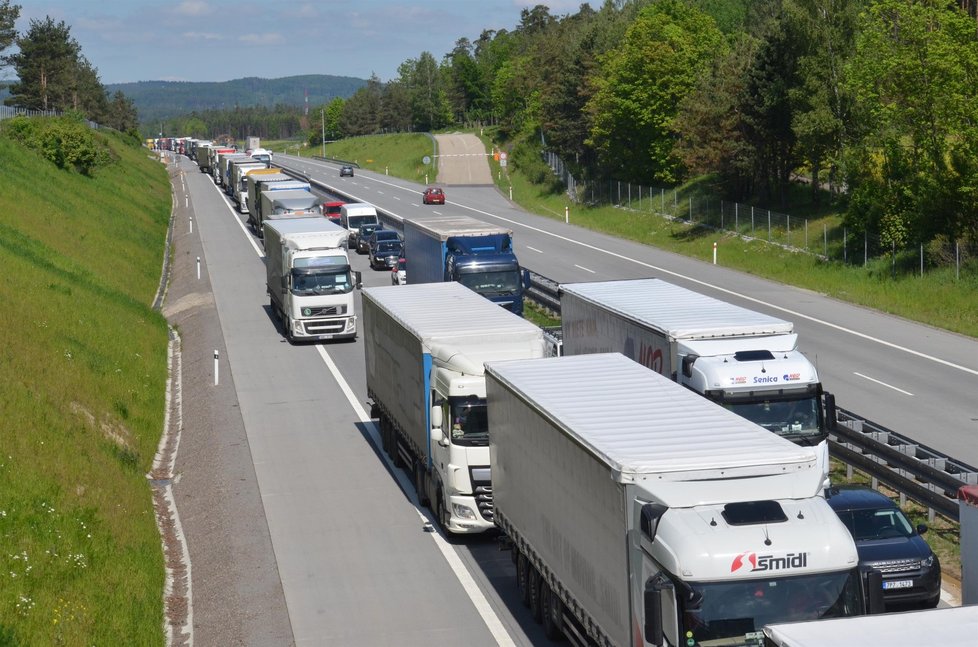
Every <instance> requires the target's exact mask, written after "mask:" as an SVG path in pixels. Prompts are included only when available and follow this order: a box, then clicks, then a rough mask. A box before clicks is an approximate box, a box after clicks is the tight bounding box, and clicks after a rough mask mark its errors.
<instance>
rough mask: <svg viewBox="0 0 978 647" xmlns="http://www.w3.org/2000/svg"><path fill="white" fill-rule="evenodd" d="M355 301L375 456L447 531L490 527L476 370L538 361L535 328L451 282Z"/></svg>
mask: <svg viewBox="0 0 978 647" xmlns="http://www.w3.org/2000/svg"><path fill="white" fill-rule="evenodd" d="M362 301H363V334H364V339H365V343H364V355H365V358H366V369H367V393H368V395H369V397H370V399H371V400H372V401H373V406H372V411H371V415H372V416H373V417H376V418H379V423H380V424H379V427H380V433H381V437H382V439H383V447H384V451H385V452H386V453H387V454H388V455H389V456H390V457H391V459H392V460H393V462H394V464H395V465H396V466H398V467H405V468H406V469H407V471H408V473H409V474H411V475H412V477H413V479H414V483H415V488H416V489H417V492H418V498H419V500H420V502H421V503H422V504H424V505H428V506H429V507H430V508H431V510H432V512H434V513H435V515H436V517H437V519H438V521H439V523H440V524H441V525H442V527H444V528H445V529H446V530H448V531H449V532H452V533H479V532H483V531H486V530H490V529H492V528H493V527H494V526H493V508H492V474H491V470H490V467H489V437H490V434H491V433H492V430H491V429H490V427H489V426H488V423H487V419H486V382H485V376H484V374H483V363H484V362H486V361H490V360H503V359H517V358H533V357H542V356H543V350H544V349H543V335H542V332H541V330H540V328H538V327H537V326H535V325H533V324H532V323H530V322H528V321H526V320H524V319H522V318H520V317H518V316H516V315H514V314H513V313H511V312H508V311H506V310H503V309H502V308H500V307H498V306H496V305H494V304H493V303H491V302H490V301H487V300H486V299H484V298H482V297H481V296H479V295H478V294H476V293H475V292H472V291H471V290H469V289H468V288H466V287H464V286H462V285H461V284H459V283H429V284H419V285H404V286H387V287H377V288H367V289H364V290H363V300H362Z"/></svg>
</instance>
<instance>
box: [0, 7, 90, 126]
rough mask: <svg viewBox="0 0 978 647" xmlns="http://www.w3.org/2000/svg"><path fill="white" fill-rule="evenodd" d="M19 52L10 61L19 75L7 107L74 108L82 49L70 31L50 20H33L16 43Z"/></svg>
mask: <svg viewBox="0 0 978 647" xmlns="http://www.w3.org/2000/svg"><path fill="white" fill-rule="evenodd" d="M16 43H17V47H18V48H19V49H20V51H19V52H17V53H16V54H13V55H11V56H9V57H8V58H7V60H8V61H9V63H10V65H11V66H13V68H14V71H15V72H16V74H17V78H18V80H17V82H15V83H13V84H11V86H10V94H11V96H10V97H8V98H7V99H6V100H5V103H6V104H7V105H15V106H21V107H24V108H32V109H35V110H49V109H57V110H66V109H69V108H71V107H72V94H73V92H72V91H73V89H74V88H73V86H74V79H73V76H74V73H75V72H77V71H78V70H79V56H80V55H81V46H80V45H79V44H78V41H76V40H75V39H74V38H72V37H71V28H70V27H69V26H68V25H66V24H65V23H64V21H60V22H57V23H55V22H54V20H53V19H52V18H51V17H50V16H48V17H46V18H45V19H44V20H37V19H32V20H31V22H30V26H29V28H28V30H27V33H26V34H24V35H22V36H20V37H18V38H17V39H16Z"/></svg>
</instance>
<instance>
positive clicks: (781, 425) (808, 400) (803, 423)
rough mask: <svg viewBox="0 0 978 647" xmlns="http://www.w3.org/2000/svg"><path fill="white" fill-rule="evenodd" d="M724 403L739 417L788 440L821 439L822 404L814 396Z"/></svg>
mask: <svg viewBox="0 0 978 647" xmlns="http://www.w3.org/2000/svg"><path fill="white" fill-rule="evenodd" d="M722 404H723V406H724V407H726V408H727V409H730V410H731V411H733V412H734V413H736V414H737V415H738V416H740V417H742V418H747V419H748V420H750V421H751V422H753V423H755V424H758V425H760V426H761V427H764V428H765V429H767V430H768V431H773V432H774V433H776V434H778V435H779V436H783V437H785V438H787V439H789V440H794V441H799V440H806V439H811V440H815V441H819V440H821V437H822V435H823V434H822V430H821V428H820V427H821V424H820V423H821V415H820V413H821V407H820V406H819V400H818V398H817V397H816V396H808V395H806V396H804V397H800V398H798V399H796V400H762V401H757V400H726V401H724V402H722Z"/></svg>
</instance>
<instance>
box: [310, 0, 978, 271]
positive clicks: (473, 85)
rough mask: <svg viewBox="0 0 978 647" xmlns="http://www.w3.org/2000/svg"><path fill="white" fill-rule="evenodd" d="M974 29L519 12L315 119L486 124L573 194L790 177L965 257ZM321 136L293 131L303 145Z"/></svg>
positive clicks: (728, 186)
mask: <svg viewBox="0 0 978 647" xmlns="http://www.w3.org/2000/svg"><path fill="white" fill-rule="evenodd" d="M976 27H978V25H976V21H975V0H958V1H956V2H949V1H948V0H700V1H693V0H631V1H629V0H606V2H604V4H603V5H602V6H601V7H600V8H599V9H596V10H595V9H592V8H591V7H590V6H589V5H586V4H582V5H581V7H580V9H579V10H578V12H577V13H575V14H571V15H564V16H554V15H552V14H551V13H550V11H549V10H548V9H547V8H546V7H544V6H542V5H538V6H536V7H534V8H532V9H525V10H523V12H522V14H521V20H520V23H519V25H517V26H516V27H515V29H513V30H512V31H507V30H500V31H485V32H483V33H482V34H481V35H480V37H479V38H478V39H477V40H476V41H475V42H470V41H469V40H468V39H465V38H462V39H459V40H458V41H457V43H456V46H455V48H454V49H453V50H452V51H451V52H448V53H447V54H445V55H444V57H443V58H442V60H441V61H440V62H439V61H437V60H436V59H435V57H434V56H433V55H432V54H431V53H429V52H423V53H421V54H420V55H419V56H418V58H416V59H410V60H407V61H405V62H404V63H402V64H401V66H400V68H399V70H398V77H397V78H396V79H393V80H391V81H389V82H387V83H381V82H380V81H379V80H378V79H376V78H373V79H371V80H370V82H368V84H367V85H366V86H365V87H363V88H361V89H360V90H358V91H357V92H356V93H354V94H353V95H352V96H351V97H350V98H349V99H347V100H342V99H335V100H333V101H331V102H330V103H328V104H326V105H325V106H322V107H321V108H317V110H316V112H317V113H318V112H319V110H320V109H321V110H322V111H323V113H322V116H323V117H324V120H325V126H326V128H325V130H326V137H327V139H335V138H339V137H345V136H351V135H361V134H369V133H378V132H387V131H405V130H416V131H421V130H437V129H441V128H445V127H449V126H453V125H456V124H466V123H468V124H472V123H481V124H496V125H498V126H500V127H501V128H502V129H503V130H504V133H505V135H506V136H509V137H512V138H515V139H523V140H529V141H540V140H541V139H543V140H545V142H546V146H547V148H548V149H549V150H551V151H554V152H556V153H557V154H558V155H560V157H561V158H562V159H563V160H564V161H565V163H567V164H568V165H569V166H570V167H571V168H572V170H573V171H574V175H575V176H576V177H578V178H581V179H582V180H584V181H597V180H607V179H612V178H613V179H617V180H621V181H623V182H635V183H640V184H646V185H649V184H659V185H662V184H670V185H676V184H679V183H682V182H684V181H686V180H688V179H690V178H693V177H701V176H704V175H706V176H710V177H712V178H714V179H715V181H716V185H717V187H718V189H719V190H720V191H721V192H722V193H723V195H724V196H725V197H727V198H729V199H734V200H757V201H763V202H766V203H767V204H772V205H778V206H783V205H784V201H785V199H786V195H787V188H788V186H789V183H790V182H791V181H792V180H793V178H795V177H796V176H798V175H801V176H803V177H806V178H808V180H809V181H810V182H811V190H812V192H811V196H812V198H811V199H812V201H813V202H817V201H818V200H819V199H820V196H821V195H824V191H820V189H823V190H824V189H830V190H831V191H832V192H833V193H834V195H836V196H838V197H839V199H840V201H841V202H842V203H843V205H844V207H845V208H846V226H847V227H848V229H849V231H850V232H852V233H853V234H854V235H859V234H861V233H862V232H865V231H868V232H870V234H871V236H870V237H869V238H870V240H873V241H875V243H874V244H875V246H877V247H878V248H880V249H884V250H889V249H890V248H891V246H892V247H893V248H903V247H906V246H908V245H910V244H917V243H928V244H931V245H932V246H934V247H935V248H938V250H939V249H949V248H950V247H951V246H952V245H953V244H954V243H955V242H964V243H966V244H970V245H971V246H972V249H974V247H975V246H978V92H975V88H976V87H978V38H976ZM321 130H322V126H321V124H317V123H316V120H312V119H311V123H310V125H309V141H310V143H311V144H318V143H319V141H320V139H321ZM932 256H933V255H932Z"/></svg>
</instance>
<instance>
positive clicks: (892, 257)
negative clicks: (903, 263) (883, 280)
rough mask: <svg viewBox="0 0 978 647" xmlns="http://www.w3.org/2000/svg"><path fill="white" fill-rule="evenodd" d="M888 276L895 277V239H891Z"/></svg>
mask: <svg viewBox="0 0 978 647" xmlns="http://www.w3.org/2000/svg"><path fill="white" fill-rule="evenodd" d="M890 277H891V278H895V277H896V241H895V240H894V241H893V251H892V252H890Z"/></svg>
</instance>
